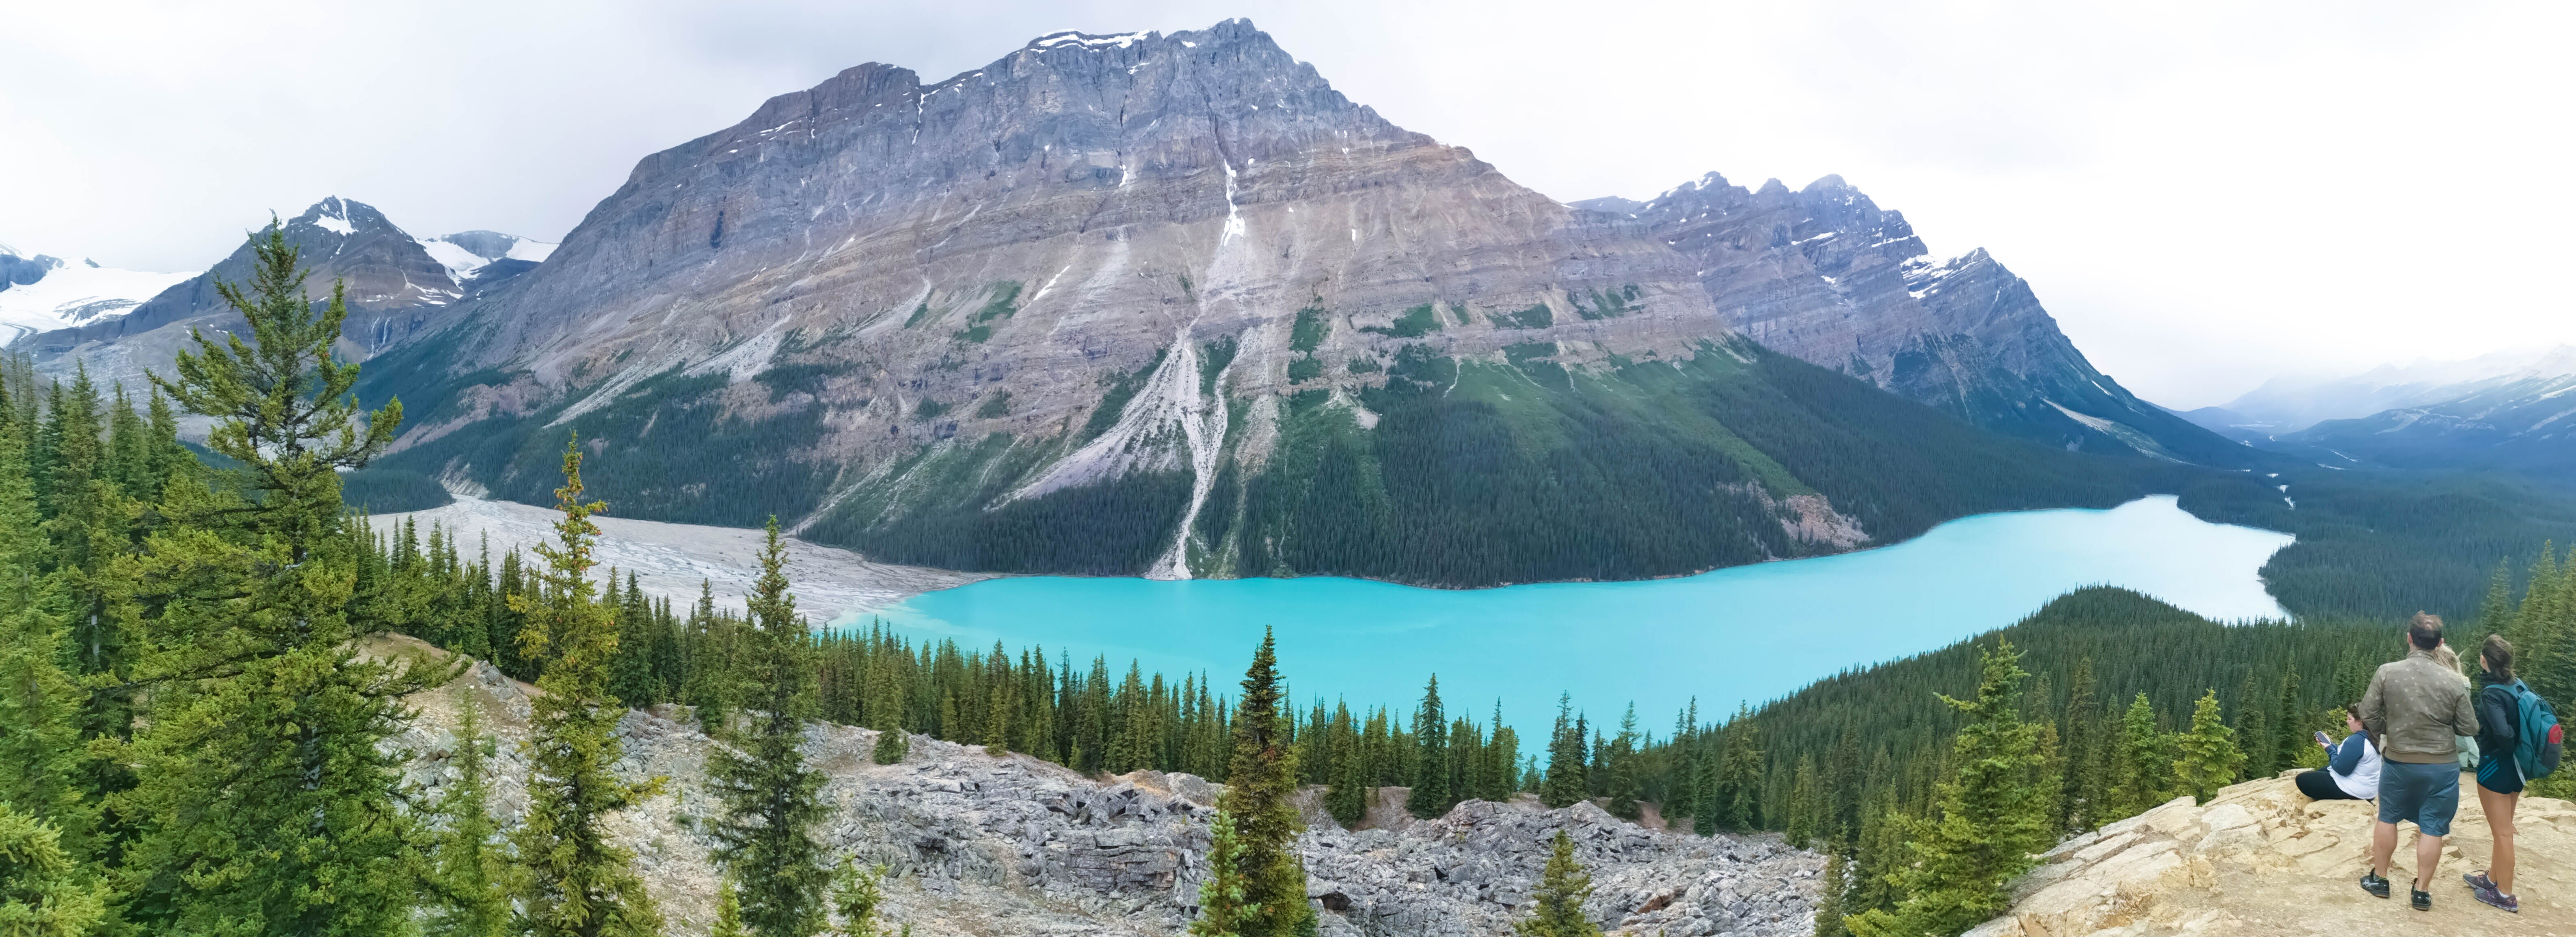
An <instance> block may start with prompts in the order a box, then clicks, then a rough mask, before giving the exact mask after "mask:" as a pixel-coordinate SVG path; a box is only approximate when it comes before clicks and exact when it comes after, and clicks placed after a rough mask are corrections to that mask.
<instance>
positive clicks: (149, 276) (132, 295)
mask: <svg viewBox="0 0 2576 937" xmlns="http://www.w3.org/2000/svg"><path fill="white" fill-rule="evenodd" d="M195 275H196V274H194V273H155V272H150V271H143V270H119V269H116V268H114V267H102V266H99V264H98V262H97V261H94V260H64V259H62V258H59V257H53V256H49V255H45V254H38V253H35V252H32V251H20V250H19V249H17V248H15V247H11V246H9V245H6V244H0V345H7V344H8V343H10V342H13V341H16V340H18V339H19V338H21V337H24V336H27V335H32V334H35V333H37V332H44V331H50V330H53V329H59V328H63V327H65V326H75V325H81V324H85V323H90V322H96V321H99V320H101V319H107V318H112V317H115V316H121V315H124V314H125V313H126V312H127V311H129V310H131V309H133V308H134V307H136V306H139V305H142V304H143V301H144V300H148V299H151V298H152V297H153V295H154V294H157V293H159V292H161V291H162V290H165V289H168V288H170V287H171V286H172V285H175V284H177V283H179V282H181V281H184V280H186V279H188V278H189V277H192V276H195Z"/></svg>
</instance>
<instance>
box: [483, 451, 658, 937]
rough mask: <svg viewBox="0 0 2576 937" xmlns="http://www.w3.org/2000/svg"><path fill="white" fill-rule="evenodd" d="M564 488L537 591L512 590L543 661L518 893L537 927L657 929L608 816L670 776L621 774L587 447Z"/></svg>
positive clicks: (613, 626)
mask: <svg viewBox="0 0 2576 937" xmlns="http://www.w3.org/2000/svg"><path fill="white" fill-rule="evenodd" d="M563 470H564V486H563V487H561V488H557V489H555V507H556V509H557V510H560V511H562V512H563V519H562V520H560V521H557V522H556V523H555V536H556V539H557V540H558V542H559V543H560V545H559V546H548V545H544V544H539V545H538V546H537V547H536V548H535V551H536V554H537V556H538V557H539V558H541V559H543V560H545V571H544V572H543V573H541V574H540V576H539V579H540V586H539V588H538V589H537V590H536V592H535V594H533V595H527V596H512V597H511V607H512V608H513V609H514V610H516V611H518V612H519V613H520V614H522V615H525V616H527V623H526V626H525V627H524V628H523V629H522V630H521V631H520V632H519V644H520V647H521V649H522V650H523V651H524V652H525V653H526V654H527V655H528V656H529V657H531V658H535V659H538V660H541V661H543V662H544V664H545V675H544V676H542V677H539V678H537V688H538V689H540V690H544V691H545V693H544V694H542V695H540V696H538V697H537V698H536V700H535V701H534V703H533V706H534V718H533V719H532V720H531V722H532V725H531V729H532V733H531V734H532V735H533V736H534V738H533V739H532V740H531V742H530V745H529V747H530V749H531V752H530V758H529V778H528V815H527V820H526V822H525V823H524V824H523V825H522V826H520V828H519V832H518V837H517V839H518V848H519V859H520V862H521V863H522V864H523V866H524V868H525V871H524V873H523V874H522V875H521V876H520V888H519V894H518V900H519V912H520V915H521V918H522V920H521V923H520V928H521V929H522V930H523V931H524V932H525V933H527V934H529V935H531V937H647V935H651V934H654V933H655V932H657V931H659V930H660V929H661V926H662V915H661V913H660V912H659V911H657V910H655V909H654V907H653V899H652V898H651V896H649V895H647V894H645V892H644V883H643V882H642V881H641V880H639V879H637V878H636V876H635V872H634V870H633V869H631V868H629V867H628V866H629V865H630V864H631V863H632V861H633V860H632V858H631V857H630V856H629V855H628V854H627V852H626V850H625V849H622V848H619V847H618V846H617V845H616V844H613V843H611V842H609V841H608V830H607V826H606V822H607V819H608V815H609V814H611V813H615V812H617V811H620V810H624V809H627V808H629V807H633V806H635V805H637V804H639V803H641V802H643V800H644V798H646V797H650V796H652V795H653V794H654V793H656V792H657V791H659V790H660V789H661V782H662V779H660V778H654V779H653V780H651V781H649V782H647V783H644V784H629V783H626V782H624V781H620V780H618V779H617V777H616V776H615V775H614V774H611V773H610V771H609V766H610V765H613V764H615V763H616V761H617V758H618V743H617V721H618V719H619V718H620V717H622V716H624V715H625V708H624V707H622V706H619V705H618V704H617V702H616V700H614V699H612V698H610V696H609V693H608V678H609V666H610V662H611V661H613V660H614V659H615V658H616V655H617V637H618V635H617V622H616V621H615V620H614V618H613V617H612V616H611V615H610V614H609V611H608V609H607V608H605V607H602V606H601V605H600V603H599V601H598V599H597V598H596V597H594V596H593V595H592V593H591V588H592V586H591V581H590V570H591V568H592V567H593V566H594V565H596V561H595V560H593V559H592V557H591V550H592V545H593V544H594V543H596V542H597V540H598V538H599V525H597V524H595V523H592V522H591V520H590V516H591V514H593V513H594V512H597V511H600V510H602V509H604V508H606V507H607V505H606V504H603V503H600V502H596V501H591V502H585V501H583V500H581V496H582V484H581V446H580V444H579V441H578V440H575V441H574V442H572V443H568V444H566V445H565V446H564V459H563Z"/></svg>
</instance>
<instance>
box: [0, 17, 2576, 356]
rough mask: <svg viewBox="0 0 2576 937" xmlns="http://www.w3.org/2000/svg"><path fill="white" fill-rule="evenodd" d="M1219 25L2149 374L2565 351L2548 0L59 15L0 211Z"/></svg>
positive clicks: (35, 218) (167, 195)
mask: <svg viewBox="0 0 2576 937" xmlns="http://www.w3.org/2000/svg"><path fill="white" fill-rule="evenodd" d="M1237 15H1243V16H1250V17H1251V18H1253V20H1254V21H1255V22H1256V23H1258V24H1259V25H1260V26H1261V27H1262V28H1264V29H1266V30H1268V31H1269V32H1270V33H1271V34H1272V35H1273V36H1275V37H1276V38H1277V39H1278V40H1279V41H1280V43H1281V44H1282V45H1283V46H1285V47H1286V48H1287V49H1288V50H1289V51H1290V52H1292V53H1294V54H1296V55H1298V56H1299V57H1301V58H1303V59H1306V60H1308V61H1310V62H1312V63H1314V64H1315V66H1316V67H1317V68H1318V69H1319V70H1320V71H1321V72H1322V73H1323V74H1324V75H1325V76H1326V77H1327V78H1329V79H1331V80H1332V81H1333V82H1334V83H1335V85H1336V86H1337V87H1339V88H1341V89H1342V90H1343V91H1344V92H1345V93H1347V94H1349V95H1350V96H1351V97H1352V98H1354V99H1355V100H1358V101H1360V102H1362V103H1367V104H1371V105H1373V106H1375V107H1377V108H1378V109H1379V111H1380V112H1382V113H1384V114H1385V115H1386V116H1387V117H1389V118H1390V119H1393V120H1395V121H1396V122H1398V123H1400V124H1404V125H1406V126H1408V127H1412V128H1414V129H1417V130H1421V131H1424V132H1427V133H1431V134H1433V135H1434V136H1437V137H1439V138H1441V139H1442V140H1444V141H1447V142H1451V143H1456V144H1460V145H1464V146H1468V147H1471V148H1473V149H1474V150H1475V151H1476V152H1477V154H1478V155H1479V156H1481V157H1483V158H1485V159H1487V160H1488V161H1491V162H1493V163H1494V164H1495V165H1497V166H1498V167H1500V168H1501V169H1502V170H1503V171H1504V172H1506V173H1508V174H1510V175H1511V176H1512V177H1513V178H1515V179H1518V180H1520V181H1521V182H1523V183H1526V184H1528V185H1531V186H1532V187H1535V188H1537V189H1540V190H1541V191H1544V192H1547V193H1548V194H1550V195H1554V196H1557V197H1560V198H1567V199H1573V198H1584V197H1589V196H1594V195H1607V194H1618V195H1628V196H1632V197H1640V196H1645V195H1649V194H1651V193H1653V192H1656V191H1659V190H1661V189H1663V188H1665V187H1668V186H1670V185H1672V184H1675V183H1678V182H1680V181H1682V180H1685V179H1688V178H1691V177H1694V176H1696V175H1698V174H1699V173H1701V172H1705V171H1708V170H1712V169H1713V170H1717V171H1720V172H1724V173H1726V174H1727V175H1728V176H1729V177H1730V178H1732V179H1735V180H1738V181H1740V182H1746V183H1759V182H1760V181H1761V180H1762V179H1763V178H1765V177H1768V176H1778V177H1781V178H1782V179H1784V180H1786V181H1788V182H1790V183H1791V184H1792V185H1796V184H1801V183H1803V182H1805V181H1807V180H1809V179H1812V178H1814V177H1816V176H1820V175H1824V174H1826V173H1840V174H1842V175H1843V176H1844V177H1845V178H1847V179H1849V180H1851V181H1852V183H1853V184H1855V185H1858V186H1860V187H1861V188H1862V189H1864V190H1866V191H1868V192H1869V193H1870V194H1871V195H1872V196H1874V197H1875V198H1877V199H1878V201H1879V202H1880V204H1882V205H1886V206H1889V207H1894V208H1900V209H1903V210H1904V211H1905V212H1906V215H1907V217H1908V218H1910V219H1912V220H1913V221H1914V222H1915V224H1916V226H1917V227H1918V228H1919V229H1921V230H1922V231H1923V233H1924V234H1925V235H1926V238H1927V240H1929V241H1930V242H1931V244H1932V246H1933V247H1934V249H1935V250H1937V251H1941V252H1944V253H1956V252H1960V251H1964V250H1966V249H1968V248H1971V247H1976V246H1985V247H1988V248H1990V249H1992V250H1993V251H1994V252H1995V254H1996V255H1997V257H1999V258H2000V259H2002V260H2003V261H2004V262H2005V263H2006V264H2008V265H2009V266H2011V267H2012V268H2013V269H2014V270H2015V271H2016V272H2019V273H2021V274H2022V275H2024V276H2026V277H2028V278H2030V279H2031V281H2032V282H2033V284H2034V285H2035V286H2036V287H2037V289H2038V290H2039V293H2040V296H2041V298H2042V299H2043V300H2045V301H2046V302H2047V303H2048V305H2049V307H2050V309H2051V310H2052V311H2054V312H2056V313H2057V314H2058V316H2059V318H2060V319H2061V321H2062V322H2063V324H2064V326H2065V328H2066V330H2067V332H2068V333H2069V334H2070V335H2072V336H2073V337H2074V338H2075V340H2076V341H2077V343H2078V344H2079V345H2080V346H2082V347H2083V348H2084V350H2085V351H2086V352H2087V353H2088V354H2090V355H2092V356H2093V357H2094V359H2095V361H2096V362H2097V363H2099V364H2100V365H2102V366H2103V368H2104V369H2105V370H2108V371H2110V372H2111V373H2112V374H2114V375H2116V376H2118V377H2120V378H2121V379H2122V380H2123V381H2124V382H2126V383H2128V384H2129V385H2130V386H2132V387H2133V388H2135V389H2138V390H2139V391H2141V392H2142V393H2146V394H2148V395H2149V396H2151V397H2153V398H2155V399H2158V400H2160V401H2162V402H2166V403H2171V404H2176V405H2197V404H2203V403H2212V402H2217V401H2220V400H2224V399H2226V398H2228V397H2230V396H2233V395H2234V394H2235V393H2237V392H2239V391H2241V390H2244V389H2247V388H2250V387H2252V386H2253V385H2255V384H2257V383H2259V382H2260V381H2261V380H2262V379H2263V378H2264V377H2266V376H2268V375H2270V374H2272V373H2275V372H2278V371H2281V370H2285V369H2324V370H2331V369H2334V368H2340V367H2353V366H2359V365H2366V364H2369V363H2375V362H2378V361H2382V360H2391V359H2411V358H2414V357H2416V356H2418V355H2425V354H2430V355H2435V356H2444V355H2459V356H2465V355H2469V354H2474V353H2477V352H2480V351H2485V350H2489V349H2492V348H2499V347H2507V346H2513V345H2521V344H2531V343H2540V342H2556V341H2569V340H2576V315H2569V312H2570V311H2571V310H2570V309H2569V302H2568V300H2567V299H2565V298H2564V295H2563V293H2562V292H2561V291H2560V290H2558V289H2557V286H2556V283H2555V282H2554V278H2553V277H2552V276H2550V274H2551V273H2552V272H2554V270H2555V269H2556V268H2557V267H2558V266H2559V265H2561V264H2563V260H2562V258H2564V257H2566V256H2568V255H2569V253H2570V248H2571V247H2576V244H2571V243H2570V242H2571V240H2576V237H2571V235H2570V234H2568V233H2567V227H2568V226H2567V225H2566V224H2565V223H2564V222H2563V220H2562V219H2564V218H2566V217H2568V216H2569V215H2571V214H2572V213H2576V212H2571V209H2576V183H2571V182H2570V181H2569V179H2568V175H2567V174H2566V173H2565V172H2564V171H2563V168H2562V167H2561V166H2560V165H2558V164H2559V163H2562V162H2563V154H2564V153H2565V152H2566V151H2567V149H2568V147H2567V144H2568V142H2569V139H2568V138H2569V136H2570V132H2569V131H2568V130H2567V129H2566V127H2567V121H2566V120H2565V119H2564V111H2565V108H2566V104H2565V102H2566V100H2567V97H2568V92H2569V91H2570V90H2571V89H2570V82H2569V80H2568V78H2567V77H2566V76H2565V74H2564V71H2563V69H2561V68H2560V67H2558V65H2557V64H2556V63H2558V62H2559V61H2561V60H2562V59H2563V58H2564V56H2563V50H2562V49H2560V48H2559V47H2558V44H2559V42H2560V39H2561V37H2564V36H2566V35H2568V34H2569V33H2570V29H2569V27H2570V26H2571V25H2576V23H2571V19H2576V13H2571V9H2570V8H2569V7H2567V6H2566V5H2563V4H2542V3H2459V4H2401V3H2388V2H2361V3H2350V2H2345V3H2331V2H2302V3H2274V4H2243V3H2192V2H2183V3H2170V4H2152V5H2150V4H2082V3H2073V4H2070V3H2065V2H2062V0H2057V2H2040V0H2032V2H2022V0H1988V2H1953V3H1920V2H1843V3H1820V4H1790V3H1776V2H1764V3H1707V2H1692V3H1591V4H1582V5H1576V6H1568V5H1566V4H1562V3H1545V4H1541V3H1534V2H1520V0H1506V2H1476V3H1458V2H1415V3H1407V4H1387V3H1320V2H1311V0H1310V2H1298V3H1287V2H1269V0H1263V2H1238V3H1222V4H1220V3H1212V2H1195V0H1173V2H1147V0H1140V2H1127V3H1112V2H1096V0H1094V2H1082V0H1077V2H1072V3H1061V2H1049V3H1038V2H1029V0H1008V2H997V3H981V4H967V3H959V4H919V3H856V4H852V3H834V2H820V0H817V2H802V0H794V2H791V0H769V2H750V3H730V4H712V3H709V4H687V3H678V2H667V0H666V2H659V3H645V4H634V3H611V2H607V0H586V2H564V3H538V4H530V3H506V4H505V3H493V2H484V0H459V2H443V3H438V4H425V3H424V4H376V5H362V6H344V5H320V4H269V5H264V6H263V5H243V4H230V5H224V6H223V7H221V8H220V9H216V8H200V7H194V6H186V5H171V6H160V5H130V4H112V3H89V4H53V5H45V6H33V7H28V8H23V9H20V10H16V11H14V12H13V13H12V21H11V24H12V28H11V29H10V30H9V31H8V32H7V33H5V34H0V139H5V140H8V141H9V145H8V146H5V147H0V180H6V182H5V184H6V185H7V186H8V189H7V191H9V192H10V193H11V195H10V197H9V200H8V206H9V210H8V211H7V213H6V217H0V237H6V238H10V239H14V240H15V241H21V242H26V243H39V244H46V245H50V246H56V247H59V248H60V249H65V250H77V251H81V252H83V253H86V254H89V255H91V256H96V257H98V258H100V260H101V262H102V263H113V264H115V265H118V266H125V267H135V268H166V269H189V268H194V267H200V266H203V265H204V264H206V263H208V262H210V261H211V260H212V259H213V257H214V256H216V255H219V254H221V253H222V252H223V251H224V250H225V249H227V248H228V247H229V246H230V245H231V243H232V239H233V238H235V237H237V236H238V235H239V232H240V231H241V230H242V229H244V228H245V227H248V226H250V225H251V224H254V223H256V222H257V221H258V220H260V219H261V218H262V217H263V213H264V212H265V211H266V210H268V209H271V208H275V209H278V210H280V211H283V212H293V211H296V210H299V209H300V208H302V207H303V206H304V205H305V204H307V203H310V202H312V201H313V200H315V199H317V198H319V197H321V196H323V195H326V194H331V193H340V194H346V195H349V196H350V197H353V198H357V199H360V200H362V201H368V202H372V203H374V204H376V205H377V206H379V207H381V208H383V209H385V211H386V212H387V213H388V214H389V215H390V216H392V217H393V218H394V219H395V220H396V221H397V222H398V223H400V224H402V225H403V226H404V227H405V228H406V229H408V230H412V231H415V232H419V233H422V234H424V235H429V234H437V233H443V232H447V231H455V230H464V229H468V228H490V229H494V230H502V231H511V232H515V233H521V234H527V235H531V236H535V237H538V238H542V239H546V240H553V239H556V238H558V237H560V236H561V235H562V234H563V232H564V231H565V230H567V229H569V228H570V227H571V226H572V225H573V224H574V223H575V222H576V221H578V220H579V218H580V217H581V215H582V213H584V212H586V211H587V210H588V209H589V207H590V206H591V205H592V204H593V203H594V202H595V201H596V200H597V199H599V198H600V197H602V196H604V195H606V194H607V193H608V192H610V191H611V190H613V189H614V188H615V187H616V186H617V185H618V184H619V183H620V182H622V181H623V180H624V178H625V175H626V173H627V171H628V169H630V168H631V167H632V166H633V164H634V161H635V160H636V159H637V158H638V157H640V156H642V155H644V154H645V153H647V152H651V151H653V150H657V149H660V148H663V147H667V146H670V145H673V144H675V143H678V142H681V141H683V140H686V139H689V138H692V137H695V136H698V135H700V134H703V133H706V132H709V131H711V130H714V129H717V128H720V127H723V126H726V125H729V124H731V123H732V122H734V121H736V120H739V119H740V118H741V117H742V116H743V115H745V114H748V113H749V112H750V111H751V109H752V108H754V107H756V106H757V105H758V104H759V102H760V101H761V100H762V99H764V98H766V97H768V96H770V95H773V94H777V93H782V92H786V91H790V90H794V89H797V88H802V87H806V86H809V85H811V84H813V83H815V82H817V81H820V80H821V79H822V78H824V77H826V76H828V75H830V74H831V73H833V72H835V71H838V70H839V69H841V68H844V67H847V66H849V65H854V64H857V63H859V62H863V61H870V60H876V61H887V62H892V63H895V64H900V65H905V66H907V67H911V68H914V69H916V70H918V71H920V72H921V73H922V74H923V75H924V76H925V77H926V78H929V79H934V80H935V79H937V78H942V77H946V76H947V75H950V74H954V73H956V72H960V71H965V70H968V69H971V68H974V67H976V66H980V65H982V64H984V63H986V62H989V61H991V60H992V59H994V58H997V57H999V56H1001V55H1002V54H1003V53H1005V52H1007V51H1009V50H1010V49H1013V48H1016V47H1017V46H1018V45H1019V44H1020V43H1022V42H1025V41H1027V40H1028V39H1030V38H1032V37H1035V36H1038V35H1041V34H1043V33H1046V32H1050V31H1053V30H1057V29H1062V28H1067V27H1073V28H1080V29H1083V30H1086V31H1090V32H1096V33H1110V32H1126V31H1132V30H1140V29H1161V30H1166V31H1169V30H1174V29H1187V28H1198V27H1203V26H1205V25H1207V24H1209V23H1212V22H1214V21H1216V20H1218V19H1221V18H1224V17H1228V16H1237Z"/></svg>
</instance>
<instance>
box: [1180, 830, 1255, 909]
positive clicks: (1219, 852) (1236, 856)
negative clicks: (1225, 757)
mask: <svg viewBox="0 0 2576 937" xmlns="http://www.w3.org/2000/svg"><path fill="white" fill-rule="evenodd" d="M1209 824H1210V826H1211V827H1212V829H1213V831H1214V837H1213V842H1212V843H1210V845H1209V846H1208V876H1207V880H1205V881H1202V882H1200V883H1199V916H1198V917H1196V918H1194V919H1192V920H1191V921H1190V926H1189V932H1190V937H1242V934H1243V924H1244V921H1243V920H1241V919H1243V918H1246V917H1249V916H1250V915H1249V914H1248V913H1247V911H1248V910H1249V909H1250V908H1251V907H1252V904H1251V902H1250V901H1249V900H1247V898H1248V895H1249V894H1250V891H1249V889H1250V886H1249V885H1248V884H1247V883H1246V882H1245V881H1244V877H1243V842H1242V837H1241V836H1240V835H1238V834H1236V833H1235V831H1234V818H1233V817H1229V816H1227V815H1226V814H1225V811H1222V810H1219V811H1217V814H1216V817H1215V818H1214V819H1213V820H1211V821H1209Z"/></svg>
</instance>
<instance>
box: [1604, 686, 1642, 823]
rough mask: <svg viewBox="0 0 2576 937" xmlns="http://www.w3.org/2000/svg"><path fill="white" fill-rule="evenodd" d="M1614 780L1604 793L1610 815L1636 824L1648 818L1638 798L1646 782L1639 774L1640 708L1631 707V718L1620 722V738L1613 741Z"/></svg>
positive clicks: (1626, 717)
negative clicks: (1645, 817) (1607, 799)
mask: <svg viewBox="0 0 2576 937" xmlns="http://www.w3.org/2000/svg"><path fill="white" fill-rule="evenodd" d="M1609 761H1610V777H1609V780H1608V782H1607V783H1606V784H1604V785H1603V788H1604V790H1603V793H1604V794H1607V795H1608V796H1609V798H1610V815H1611V816H1615V817H1618V818H1619V819H1622V820H1631V821H1633V820H1636V819H1637V818H1639V817H1642V816H1644V815H1645V810H1644V808H1642V807H1640V806H1638V804H1637V796H1638V794H1639V793H1640V788H1641V785H1642V783H1643V779H1641V778H1640V777H1639V776H1638V773H1637V705H1636V704H1635V703H1630V704H1628V714H1627V715H1626V716H1624V717H1621V718H1620V720H1619V736H1618V737H1617V738H1615V739H1612V740H1610V754H1609Z"/></svg>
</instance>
